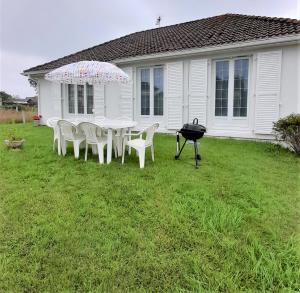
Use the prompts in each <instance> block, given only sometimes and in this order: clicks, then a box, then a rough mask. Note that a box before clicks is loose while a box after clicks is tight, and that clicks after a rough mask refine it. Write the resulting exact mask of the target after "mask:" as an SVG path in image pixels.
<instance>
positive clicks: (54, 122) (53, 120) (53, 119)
mask: <svg viewBox="0 0 300 293" xmlns="http://www.w3.org/2000/svg"><path fill="white" fill-rule="evenodd" d="M59 120H60V118H58V117H51V118H49V119H47V121H46V125H47V126H48V127H51V128H55V127H56V126H57V122H58V121H59Z"/></svg>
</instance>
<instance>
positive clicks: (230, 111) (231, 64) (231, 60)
mask: <svg viewBox="0 0 300 293" xmlns="http://www.w3.org/2000/svg"><path fill="white" fill-rule="evenodd" d="M241 59H247V60H248V85H247V115H246V116H233V105H234V64H235V60H241ZM218 61H228V62H229V75H228V112H227V116H216V115H215V108H216V63H217V62H218ZM251 61H252V58H251V56H237V57H228V58H220V59H215V60H213V91H212V94H213V111H214V112H213V117H214V119H216V120H247V119H248V118H249V114H250V113H249V112H250V107H249V105H250V97H251V88H250V86H251V70H252V67H251V66H252V62H251Z"/></svg>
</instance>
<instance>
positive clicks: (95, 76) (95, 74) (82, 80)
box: [45, 61, 129, 84]
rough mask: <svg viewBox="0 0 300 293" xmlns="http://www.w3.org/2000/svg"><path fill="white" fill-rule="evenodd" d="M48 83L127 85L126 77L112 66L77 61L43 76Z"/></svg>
mask: <svg viewBox="0 0 300 293" xmlns="http://www.w3.org/2000/svg"><path fill="white" fill-rule="evenodd" d="M45 78H46V79H47V80H50V81H57V82H61V83H68V84H86V83H88V84H97V83H98V84H107V83H127V82H128V81H129V77H128V75H127V74H126V73H125V72H124V71H123V70H121V69H120V68H119V67H117V66H115V65H114V64H111V63H107V62H99V61H79V62H75V63H71V64H67V65H64V66H62V67H59V68H57V69H55V70H53V71H51V72H49V73H47V74H46V75H45Z"/></svg>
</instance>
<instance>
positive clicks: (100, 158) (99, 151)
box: [97, 143, 104, 164]
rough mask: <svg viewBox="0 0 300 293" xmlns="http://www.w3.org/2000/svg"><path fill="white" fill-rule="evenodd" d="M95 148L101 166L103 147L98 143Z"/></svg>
mask: <svg viewBox="0 0 300 293" xmlns="http://www.w3.org/2000/svg"><path fill="white" fill-rule="evenodd" d="M97 147H98V157H99V163H100V164H103V163H104V145H103V144H101V143H98V144H97Z"/></svg>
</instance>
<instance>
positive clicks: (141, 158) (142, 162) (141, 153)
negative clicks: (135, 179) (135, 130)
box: [139, 149, 145, 169]
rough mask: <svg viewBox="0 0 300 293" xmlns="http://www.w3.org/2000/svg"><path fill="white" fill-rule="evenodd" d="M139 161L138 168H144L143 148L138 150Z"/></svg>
mask: <svg viewBox="0 0 300 293" xmlns="http://www.w3.org/2000/svg"><path fill="white" fill-rule="evenodd" d="M139 161H140V168H141V169H142V168H144V166H145V149H140V150H139Z"/></svg>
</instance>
